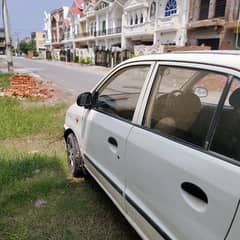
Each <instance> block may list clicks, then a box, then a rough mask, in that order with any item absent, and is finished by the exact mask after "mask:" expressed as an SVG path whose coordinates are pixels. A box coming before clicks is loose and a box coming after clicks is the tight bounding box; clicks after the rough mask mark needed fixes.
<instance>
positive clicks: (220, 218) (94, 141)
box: [65, 51, 240, 240]
mask: <svg viewBox="0 0 240 240" xmlns="http://www.w3.org/2000/svg"><path fill="white" fill-rule="evenodd" d="M65 139H66V146H67V156H68V161H69V165H70V167H71V170H72V173H73V176H75V177H77V176H84V175H85V174H91V175H92V176H93V177H94V178H95V180H96V181H97V182H98V183H99V185H100V186H101V187H102V188H103V189H104V191H105V192H106V193H107V194H108V195H109V197H110V198H111V199H112V201H113V202H114V203H115V204H116V206H117V207H118V208H119V209H120V211H121V212H122V214H123V215H124V216H125V217H126V219H127V220H128V221H129V223H130V224H131V225H132V226H133V227H134V228H135V229H136V231H137V232H138V233H139V235H140V236H141V237H142V238H143V239H149V240H155V239H166V240H170V239H172V240H177V239H178V240H203V239H204V240H220V239H222V240H223V239H226V240H239V238H240V232H239V228H240V209H239V204H240V54H239V53H238V52H217V51H216V52H211V51H209V52H186V53H171V54H160V55H152V56H144V57H138V58H135V59H132V60H128V61H126V62H124V63H122V64H120V65H119V66H117V67H116V68H114V69H113V70H112V72H111V73H110V74H108V75H107V76H106V77H105V78H104V79H103V80H102V81H101V82H100V83H99V84H98V85H97V86H96V87H95V88H94V89H93V90H92V91H91V92H86V93H83V94H81V95H80V96H79V97H78V99H77V103H76V104H74V105H72V106H71V107H70V108H69V110H68V111H67V115H66V121H65Z"/></svg>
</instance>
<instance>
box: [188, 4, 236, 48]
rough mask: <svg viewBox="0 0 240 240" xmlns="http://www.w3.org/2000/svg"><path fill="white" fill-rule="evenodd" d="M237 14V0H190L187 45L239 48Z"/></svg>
mask: <svg viewBox="0 0 240 240" xmlns="http://www.w3.org/2000/svg"><path fill="white" fill-rule="evenodd" d="M239 15H240V2H239V0H204V1H203V0H202V1H201V0H190V15H189V23H188V45H207V46H211V48H212V49H236V48H240V46H238V44H239V43H237V42H236V41H237V39H238V36H239V33H238V32H239V27H238V23H239ZM239 42H240V41H239Z"/></svg>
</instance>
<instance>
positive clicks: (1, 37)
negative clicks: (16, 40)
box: [0, 28, 6, 54]
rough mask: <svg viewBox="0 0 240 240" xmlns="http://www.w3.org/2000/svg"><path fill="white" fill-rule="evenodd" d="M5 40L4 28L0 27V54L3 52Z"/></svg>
mask: <svg viewBox="0 0 240 240" xmlns="http://www.w3.org/2000/svg"><path fill="white" fill-rule="evenodd" d="M5 49H6V41H5V32H4V28H0V54H5Z"/></svg>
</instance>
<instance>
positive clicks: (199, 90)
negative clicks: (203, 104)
mask: <svg viewBox="0 0 240 240" xmlns="http://www.w3.org/2000/svg"><path fill="white" fill-rule="evenodd" d="M193 93H194V94H195V95H197V96H198V97H199V98H204V97H207V96H208V90H207V88H204V87H196V88H195V89H194V90H193Z"/></svg>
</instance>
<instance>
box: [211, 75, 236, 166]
mask: <svg viewBox="0 0 240 240" xmlns="http://www.w3.org/2000/svg"><path fill="white" fill-rule="evenodd" d="M239 143H240V80H239V79H234V81H233V83H232V85H231V88H230V91H229V94H228V97H227V99H226V101H225V104H224V107H223V109H222V113H221V116H220V119H219V122H218V125H217V127H216V131H215V134H214V137H213V141H212V144H211V147H210V150H211V151H213V152H216V153H219V154H221V155H224V156H227V157H230V158H233V159H235V160H237V161H240V148H239Z"/></svg>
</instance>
